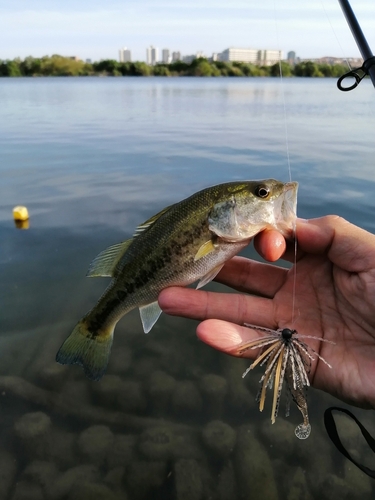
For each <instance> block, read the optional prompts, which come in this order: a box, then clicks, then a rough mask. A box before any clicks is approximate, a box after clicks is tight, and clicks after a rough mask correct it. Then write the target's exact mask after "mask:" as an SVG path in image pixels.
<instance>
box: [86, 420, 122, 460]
mask: <svg viewBox="0 0 375 500" xmlns="http://www.w3.org/2000/svg"><path fill="white" fill-rule="evenodd" d="M113 443H114V435H113V433H112V431H111V430H110V429H109V427H107V426H105V425H93V426H92V427H88V428H87V429H85V430H84V431H83V432H82V433H81V435H80V436H79V438H78V448H79V451H80V453H81V455H82V457H83V458H84V459H85V461H87V462H90V463H93V464H96V465H98V466H100V465H102V464H103V463H104V460H105V458H106V457H107V454H108V451H109V450H110V449H111V447H112V445H113Z"/></svg>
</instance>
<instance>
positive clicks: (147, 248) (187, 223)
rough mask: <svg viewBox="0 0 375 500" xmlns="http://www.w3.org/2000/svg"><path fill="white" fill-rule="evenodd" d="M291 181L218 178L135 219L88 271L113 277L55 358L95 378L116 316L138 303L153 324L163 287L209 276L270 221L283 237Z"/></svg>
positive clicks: (292, 199)
mask: <svg viewBox="0 0 375 500" xmlns="http://www.w3.org/2000/svg"><path fill="white" fill-rule="evenodd" d="M296 196H297V183H296V182H289V183H282V182H280V181H276V180H274V179H266V180H260V181H241V182H229V183H225V184H219V185H217V186H213V187H209V188H206V189H203V190H202V191H199V192H198V193H195V194H193V195H192V196H190V197H189V198H186V199H185V200H182V201H180V202H179V203H175V204H174V205H171V206H170V207H167V208H165V209H164V210H162V211H161V212H159V213H158V214H156V215H154V216H153V217H151V218H150V219H149V220H147V221H145V222H144V223H142V224H140V225H139V226H138V228H137V229H136V231H135V234H134V236H133V238H132V239H130V240H127V241H125V242H122V243H119V244H117V245H113V246H111V247H109V248H108V249H106V250H104V251H103V252H101V253H100V254H99V255H98V256H97V257H96V258H95V259H94V261H93V263H92V264H91V266H90V269H89V272H88V276H89V277H98V276H111V277H112V281H111V283H110V284H109V286H108V288H107V289H106V290H105V292H104V293H103V295H102V296H101V297H100V299H99V301H98V303H97V304H96V305H95V306H94V307H93V308H92V309H91V311H89V312H88V313H87V314H86V315H85V316H84V317H83V318H82V319H81V321H79V323H78V324H77V325H76V327H75V328H74V330H73V332H72V333H71V335H70V336H69V337H68V338H67V339H66V341H65V342H64V343H63V345H62V346H61V348H60V350H59V351H58V353H57V356H56V360H57V361H58V362H59V363H62V364H79V365H81V366H82V367H83V368H84V371H85V373H86V375H87V376H88V377H89V378H91V379H94V380H99V379H100V378H101V377H102V376H103V374H104V372H105V370H106V366H107V364H108V359H109V355H110V350H111V345H112V339H113V332H114V328H115V326H116V324H117V322H118V321H119V320H120V319H121V317H122V316H124V315H125V314H127V313H128V312H129V311H131V310H132V309H134V308H135V307H138V308H139V310H140V314H141V320H142V324H143V329H144V331H145V332H146V333H147V332H149V331H150V330H151V328H152V327H153V325H154V324H155V322H156V321H157V319H158V318H159V315H160V313H161V309H160V308H159V306H158V303H157V298H158V295H159V293H160V292H161V291H162V290H163V289H164V288H166V287H169V286H186V285H189V284H191V283H194V282H195V281H198V280H199V283H198V288H200V287H201V286H204V285H205V284H206V283H208V282H209V281H211V280H212V279H213V278H214V277H215V276H216V274H217V273H218V272H219V271H220V269H221V268H222V266H223V265H224V263H225V262H226V261H227V260H229V259H230V258H232V257H233V256H234V255H236V254H237V253H238V252H240V251H241V250H242V249H243V248H244V247H245V246H246V245H248V244H249V242H250V240H251V239H252V237H253V236H255V235H256V234H257V233H259V232H260V231H262V230H264V229H266V228H274V229H277V230H278V231H280V232H281V233H282V234H283V235H284V236H286V237H288V236H290V235H291V234H292V233H293V227H294V222H295V217H296Z"/></svg>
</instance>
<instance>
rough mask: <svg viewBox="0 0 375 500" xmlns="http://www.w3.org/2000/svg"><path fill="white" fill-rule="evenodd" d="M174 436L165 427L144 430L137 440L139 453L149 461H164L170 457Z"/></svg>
mask: <svg viewBox="0 0 375 500" xmlns="http://www.w3.org/2000/svg"><path fill="white" fill-rule="evenodd" d="M175 439H176V438H175V434H174V432H173V431H172V430H170V429H169V428H168V427H167V426H160V427H152V428H150V429H147V430H145V431H144V432H143V433H142V434H141V436H140V439H139V451H140V453H141V454H142V455H143V456H144V457H145V458H148V459H149V460H161V461H166V460H169V459H170V458H171V457H172V454H173V447H174V443H175Z"/></svg>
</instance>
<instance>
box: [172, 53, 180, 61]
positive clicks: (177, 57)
mask: <svg viewBox="0 0 375 500" xmlns="http://www.w3.org/2000/svg"><path fill="white" fill-rule="evenodd" d="M176 61H181V52H172V62H176Z"/></svg>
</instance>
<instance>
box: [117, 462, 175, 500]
mask: <svg viewBox="0 0 375 500" xmlns="http://www.w3.org/2000/svg"><path fill="white" fill-rule="evenodd" d="M166 479H167V466H166V463H165V462H147V461H142V460H136V461H134V462H132V463H131V464H130V465H129V467H128V469H127V471H126V474H125V480H126V484H127V487H128V489H129V492H130V498H132V500H144V499H149V498H152V493H153V491H155V490H158V489H160V488H161V487H162V486H163V484H164V483H165V481H166Z"/></svg>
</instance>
